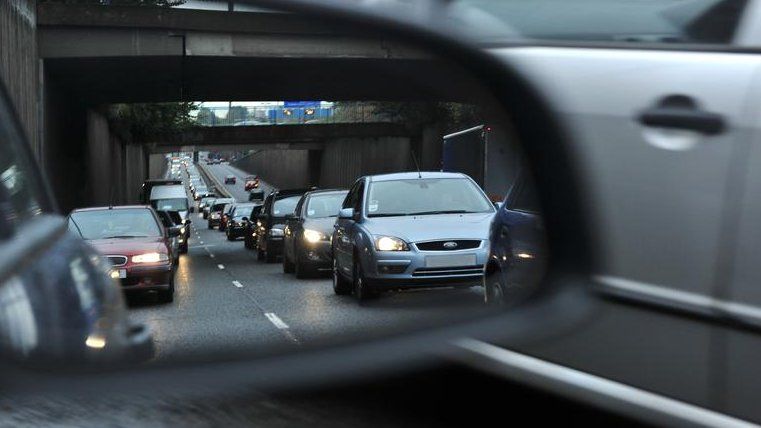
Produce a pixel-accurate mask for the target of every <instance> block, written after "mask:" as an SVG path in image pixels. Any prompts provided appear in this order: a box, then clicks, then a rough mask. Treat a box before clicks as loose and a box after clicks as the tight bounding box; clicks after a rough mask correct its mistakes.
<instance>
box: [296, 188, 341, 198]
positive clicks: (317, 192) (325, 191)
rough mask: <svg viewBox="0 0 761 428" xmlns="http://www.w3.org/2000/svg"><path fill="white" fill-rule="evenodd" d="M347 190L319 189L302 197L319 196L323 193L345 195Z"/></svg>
mask: <svg viewBox="0 0 761 428" xmlns="http://www.w3.org/2000/svg"><path fill="white" fill-rule="evenodd" d="M348 191H349V189H319V190H312V191H310V192H307V193H306V194H305V195H304V196H312V195H319V194H323V193H347V192H348Z"/></svg>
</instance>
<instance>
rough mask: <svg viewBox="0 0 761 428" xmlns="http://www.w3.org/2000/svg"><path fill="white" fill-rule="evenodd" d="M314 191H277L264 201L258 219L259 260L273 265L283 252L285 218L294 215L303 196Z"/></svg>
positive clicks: (257, 242) (257, 241) (257, 245)
mask: <svg viewBox="0 0 761 428" xmlns="http://www.w3.org/2000/svg"><path fill="white" fill-rule="evenodd" d="M310 190H313V189H287V190H277V191H274V192H272V193H270V194H269V196H267V199H265V200H264V204H263V206H262V211H261V213H260V214H259V216H258V217H257V219H256V226H257V227H256V233H257V236H256V249H257V258H258V259H259V260H266V261H267V262H268V263H273V262H275V261H276V260H277V257H278V256H280V255H281V254H282V252H283V237H284V235H285V232H284V229H285V218H286V216H287V215H289V214H293V210H294V209H295V208H296V204H297V203H298V201H299V199H301V196H302V195H303V194H304V193H306V192H308V191H310Z"/></svg>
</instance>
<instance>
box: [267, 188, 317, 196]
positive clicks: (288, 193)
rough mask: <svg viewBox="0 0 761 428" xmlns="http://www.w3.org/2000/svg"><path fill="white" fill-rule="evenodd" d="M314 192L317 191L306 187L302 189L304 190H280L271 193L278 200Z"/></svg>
mask: <svg viewBox="0 0 761 428" xmlns="http://www.w3.org/2000/svg"><path fill="white" fill-rule="evenodd" d="M314 190H317V189H315V188H312V187H307V188H304V189H281V190H276V191H274V192H272V193H273V194H274V197H275V198H279V197H281V196H295V195H301V194H304V193H306V192H311V191H314Z"/></svg>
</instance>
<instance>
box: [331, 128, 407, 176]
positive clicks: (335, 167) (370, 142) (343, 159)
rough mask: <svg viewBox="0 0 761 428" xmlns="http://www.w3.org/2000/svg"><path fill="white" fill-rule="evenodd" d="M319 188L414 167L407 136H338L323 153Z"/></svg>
mask: <svg viewBox="0 0 761 428" xmlns="http://www.w3.org/2000/svg"><path fill="white" fill-rule="evenodd" d="M321 163H322V167H321V169H320V181H319V185H320V187H348V186H350V185H351V184H352V183H353V182H354V181H355V180H356V179H357V178H359V177H360V176H363V175H369V174H382V173H386V172H398V171H408V170H410V169H414V163H413V162H412V158H411V156H410V139H409V138H406V137H380V138H363V139H357V138H339V139H336V140H333V141H330V142H329V143H328V144H327V145H326V147H325V151H324V153H323V154H322V160H321Z"/></svg>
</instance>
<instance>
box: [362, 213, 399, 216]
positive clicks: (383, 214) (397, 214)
mask: <svg viewBox="0 0 761 428" xmlns="http://www.w3.org/2000/svg"><path fill="white" fill-rule="evenodd" d="M405 215H409V214H407V213H380V214H368V215H367V216H368V217H401V216H405Z"/></svg>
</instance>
